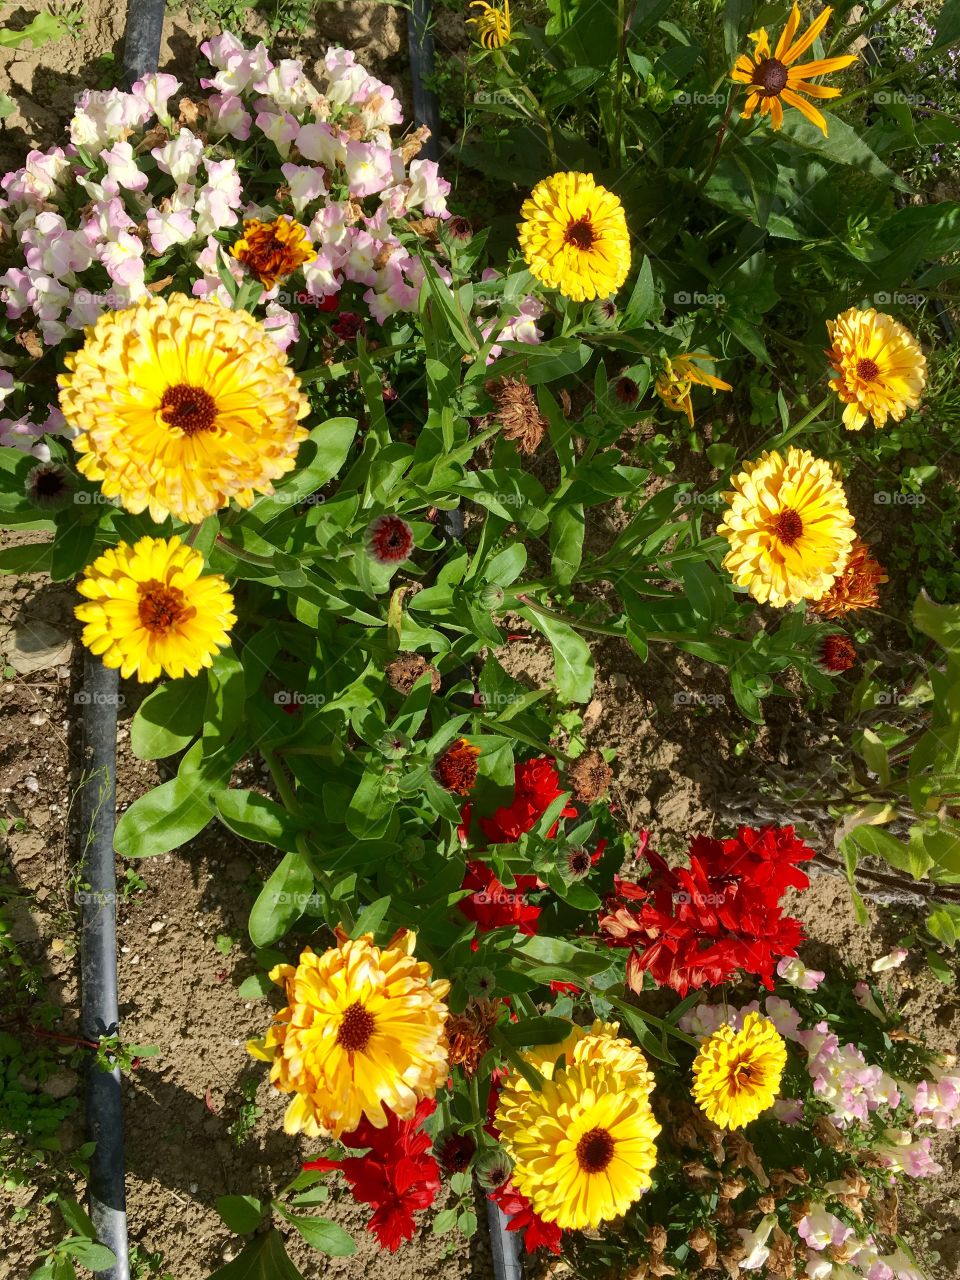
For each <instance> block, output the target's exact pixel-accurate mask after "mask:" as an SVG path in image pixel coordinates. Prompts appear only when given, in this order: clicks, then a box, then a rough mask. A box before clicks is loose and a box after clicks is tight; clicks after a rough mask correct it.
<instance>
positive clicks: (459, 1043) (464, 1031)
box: [446, 999, 500, 1076]
mask: <svg viewBox="0 0 960 1280" xmlns="http://www.w3.org/2000/svg"><path fill="white" fill-rule="evenodd" d="M499 1016H500V1002H499V1001H498V1000H477V999H474V1000H470V1001H468V1002H467V1007H466V1008H465V1009H464V1011H463V1013H451V1014H450V1016H449V1017H448V1018H447V1024H446V1031H447V1039H448V1040H449V1042H450V1058H449V1060H450V1065H451V1066H452V1067H463V1070H464V1072H465V1073H466V1074H467V1075H468V1076H475V1075H476V1074H477V1070H478V1069H479V1066H480V1060H481V1058H482V1057H483V1055H484V1054H485V1053H486V1052H487V1050H488V1049H489V1048H490V1032H491V1030H492V1029H493V1028H494V1027H495V1026H496V1025H497V1019H498V1017H499Z"/></svg>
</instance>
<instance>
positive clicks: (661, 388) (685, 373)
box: [653, 351, 733, 427]
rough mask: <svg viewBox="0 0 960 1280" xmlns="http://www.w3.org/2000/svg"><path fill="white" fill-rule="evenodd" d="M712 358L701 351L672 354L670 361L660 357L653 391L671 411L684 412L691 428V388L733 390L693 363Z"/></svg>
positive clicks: (728, 384)
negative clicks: (661, 366) (658, 371)
mask: <svg viewBox="0 0 960 1280" xmlns="http://www.w3.org/2000/svg"><path fill="white" fill-rule="evenodd" d="M712 359H713V357H712V356H708V355H707V354H706V353H705V352H703V351H688V352H685V353H684V354H683V355H679V356H674V357H673V359H672V360H671V359H669V358H668V357H666V356H664V359H663V368H662V369H661V371H660V373H659V374H658V375H657V380H656V382H655V383H654V384H653V389H654V391H655V392H656V393H657V395H658V396H659V397H660V399H661V400H662V401H663V403H664V404H665V405H666V406H667V408H668V409H672V410H673V412H674V413H685V414H686V415H687V421H688V422H689V423H690V425H691V427H692V426H693V399H692V395H691V393H692V391H693V388H694V387H710V388H711V390H713V391H732V390H733V387H731V385H730V383H729V382H724V381H723V380H722V379H721V378H715V377H714V376H713V374H712V373H707V372H706V371H705V370H704V369H701V368H700V367H699V365H697V364H696V363H695V361H697V360H712Z"/></svg>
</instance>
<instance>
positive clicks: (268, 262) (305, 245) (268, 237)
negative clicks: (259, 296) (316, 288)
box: [230, 214, 317, 289]
mask: <svg viewBox="0 0 960 1280" xmlns="http://www.w3.org/2000/svg"><path fill="white" fill-rule="evenodd" d="M230 252H231V253H232V254H233V256H234V257H235V258H236V260H237V261H238V262H242V263H243V265H244V266H245V267H246V268H247V269H248V270H249V271H250V272H251V273H252V274H253V275H255V276H256V277H257V279H258V280H259V281H260V283H261V284H262V285H263V287H264V288H265V289H272V288H273V286H274V285H275V284H279V282H280V281H281V280H286V278H287V276H291V275H293V273H294V271H296V269H297V268H298V267H302V266H303V264H304V263H305V262H312V261H313V260H314V258H315V257H316V256H317V251H316V249H314V247H313V245H312V244H311V243H310V241H309V239H308V238H307V229H306V227H303V226H301V225H300V223H299V222H297V221H296V220H295V219H293V218H290V217H288V216H287V215H286V214H284V215H282V216H281V217H279V218H277V219H275V221H273V222H261V221H260V219H259V218H248V219H246V220H245V221H244V224H243V235H242V236H241V237H240V239H239V240H238V241H237V242H236V243H235V244H234V245H233V246H232V247H231V249H230Z"/></svg>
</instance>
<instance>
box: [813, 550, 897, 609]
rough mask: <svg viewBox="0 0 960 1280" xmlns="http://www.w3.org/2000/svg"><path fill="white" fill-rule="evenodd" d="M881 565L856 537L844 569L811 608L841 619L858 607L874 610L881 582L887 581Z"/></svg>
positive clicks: (878, 597) (878, 598)
mask: <svg viewBox="0 0 960 1280" xmlns="http://www.w3.org/2000/svg"><path fill="white" fill-rule="evenodd" d="M889 581H890V579H889V578H888V577H887V572H886V570H885V569H884V567H883V565H882V564H880V563H879V562H878V561H877V560H874V558H873V556H871V554H870V548H869V547H868V546H867V544H866V543H865V542H862V541H861V540H860V539H859V538H857V539H856V541H855V542H854V544H853V546H852V547H851V548H850V559H849V560H848V561H847V564H846V568H845V569H844V570H843V572H842V573H841V574H839V576H838V577H837V578H835V579H834V582H833V585H832V586H831V587H830V590H829V591H828V592H827V593H826V594H825V595H824V596H822V597H821V598H820V599H819V600H815V601H813V602H812V603H811V605H810V607H811V609H813V611H814V612H815V613H819V614H820V616H821V617H823V618H840V617H842V616H843V615H844V614H845V613H853V612H854V611H855V610H857V609H875V608H876V606H877V604H878V602H879V600H880V592H879V591H878V590H877V587H878V585H879V584H880V583H881V582H889Z"/></svg>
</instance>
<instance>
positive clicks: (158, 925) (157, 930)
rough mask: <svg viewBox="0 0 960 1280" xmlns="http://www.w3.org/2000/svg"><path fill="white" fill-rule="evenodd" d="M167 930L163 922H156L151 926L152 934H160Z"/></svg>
mask: <svg viewBox="0 0 960 1280" xmlns="http://www.w3.org/2000/svg"><path fill="white" fill-rule="evenodd" d="M165 928H166V925H165V924H164V922H163V921H162V920H154V922H153V924H152V925H151V926H150V932H151V933H160V932H161V931H162V930H163V929H165Z"/></svg>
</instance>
